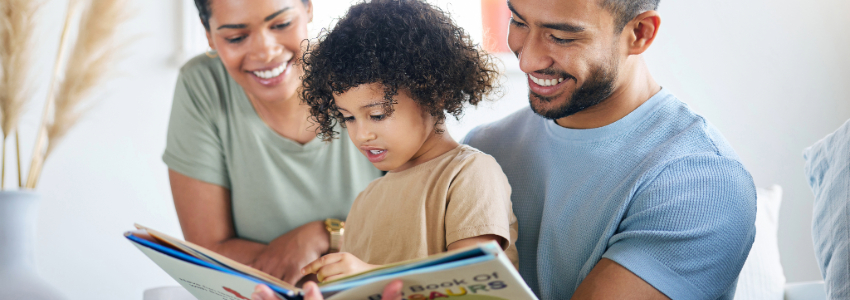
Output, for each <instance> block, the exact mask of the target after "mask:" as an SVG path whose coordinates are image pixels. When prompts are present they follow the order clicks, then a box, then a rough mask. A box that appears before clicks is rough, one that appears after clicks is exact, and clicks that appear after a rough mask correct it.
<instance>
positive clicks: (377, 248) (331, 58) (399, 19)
mask: <svg viewBox="0 0 850 300" xmlns="http://www.w3.org/2000/svg"><path fill="white" fill-rule="evenodd" d="M321 39H322V40H321V42H320V43H319V44H318V45H317V46H315V48H313V49H309V50H308V51H307V53H306V54H305V56H304V65H305V70H306V71H305V75H304V78H303V91H302V96H303V99H304V101H305V102H306V103H307V104H308V105H310V108H311V113H312V115H313V119H314V121H315V122H316V123H317V124H318V127H319V128H318V130H319V136H320V137H322V138H323V139H324V140H326V141H328V140H330V139H332V138H334V137H336V135H337V134H338V132H335V131H334V129H335V126H336V125H337V124H338V123H339V124H342V126H344V127H345V128H347V130H348V135H349V136H350V138H351V141H352V142H353V143H354V144H355V145H356V146H357V147H358V148H360V151H361V152H362V153H363V154H364V155H366V157H367V158H368V159H369V160H370V161H371V162H372V164H374V165H375V167H377V168H378V169H380V170H383V171H389V173H387V174H386V175H385V176H384V177H382V178H379V179H377V180H375V181H373V182H372V183H371V184H370V185H369V186H368V187H367V188H366V190H364V191H363V192H361V193H360V195H359V196H358V197H357V199H356V200H355V201H354V204H353V205H352V208H351V212H350V213H349V216H348V220H347V222H346V228H345V236H344V243H343V245H342V249H341V251H342V252H340V253H332V254H328V255H326V256H324V257H322V258H320V259H318V260H316V261H314V262H313V263H311V264H309V265H307V266H306V267H304V268H303V269H302V273H304V274H310V273H316V275H317V276H318V278H319V280H320V281H325V280H333V279H336V278H340V277H342V276H346V275H350V274H353V273H359V272H362V271H366V270H369V269H372V268H375V267H377V266H379V265H382V264H388V263H394V262H399V261H404V260H409V259H416V258H422V257H426V256H428V255H432V254H436V253H440V252H445V251H447V250H453V249H457V248H461V247H465V246H471V245H475V244H477V243H481V242H487V241H497V242H498V243H500V244H501V246H502V247H503V249H504V250H505V251H506V253H507V254H508V256H509V258H510V259H511V261H512V262H513V263H514V265H516V263H517V256H516V247H515V246H514V242H515V241H516V238H517V231H516V228H517V224H516V218H515V216H514V215H513V213H512V211H511V202H510V193H511V189H510V186H509V184H508V180H507V178H506V177H505V175H504V173H503V172H502V169H501V168H500V167H499V165H498V164H497V163H496V161H495V159H493V158H492V157H491V156H489V155H486V154H484V153H482V152H480V151H478V150H476V149H474V148H472V147H469V146H465V145H459V144H458V143H457V142H455V141H454V140H453V139H452V137H451V136H449V134H448V133H447V132H446V130H445V125H444V121H445V118H446V114H447V113H448V114H451V115H452V116H454V117H455V118H458V117H459V116H460V115H461V113H462V110H463V106H464V105H465V104H467V103H468V104H471V105H476V104H478V103H479V102H480V101H481V100H482V99H483V97H484V96H485V95H486V94H488V93H489V92H491V91H492V90H493V89H494V84H495V80H496V77H497V76H498V74H497V72H496V70H495V67H494V65H493V64H492V62H491V61H490V58H489V57H488V56H487V55H486V54H484V53H482V52H479V51H478V50H477V49H476V48H475V46H474V45H473V43H472V42H471V40H470V39H469V37H468V36H467V35H466V34H465V33H464V31H463V30H462V29H461V28H459V27H458V26H457V25H455V24H454V23H453V22H452V20H451V19H450V18H449V17H448V16H446V15H445V14H444V13H443V12H442V11H441V10H439V9H437V8H435V7H433V6H431V5H430V4H427V3H425V2H423V1H418V0H372V1H367V2H362V3H359V4H357V5H355V6H353V7H351V8H350V10H349V11H348V13H347V14H346V15H345V16H344V17H343V18H342V19H340V20H339V21H338V23H337V24H336V26H335V27H334V29H333V30H332V31H331V32H329V33H326V34H325V35H324V36H323V37H322V38H321Z"/></svg>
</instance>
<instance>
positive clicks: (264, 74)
mask: <svg viewBox="0 0 850 300" xmlns="http://www.w3.org/2000/svg"><path fill="white" fill-rule="evenodd" d="M286 66H287V64H285V63H284V64H281V65H280V66H278V67H277V68H274V69H271V70H266V71H254V72H252V73H254V75H257V77H260V78H262V79H271V78H275V77H278V76H280V74H281V73H283V71H286Z"/></svg>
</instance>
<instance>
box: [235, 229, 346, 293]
mask: <svg viewBox="0 0 850 300" xmlns="http://www.w3.org/2000/svg"><path fill="white" fill-rule="evenodd" d="M328 243H329V241H328V232H327V230H325V225H324V223H323V222H322V221H315V222H310V223H307V224H304V225H302V226H301V227H298V228H295V229H293V230H292V231H290V232H287V233H286V234H284V235H281V236H279V237H278V238H276V239H274V240H273V241H272V242H271V243H269V245H268V246H267V247H266V248H265V249H264V250H263V252H261V253H260V254H259V255H258V256H257V258H256V259H255V260H254V263H252V264H251V266H252V267H254V268H256V269H258V270H260V271H263V272H266V273H268V274H269V275H272V276H274V277H277V278H280V279H282V280H283V281H286V282H288V283H291V284H295V283H296V282H298V281H299V280H301V278H302V277H304V274H302V273H301V268H302V267H304V266H306V265H307V264H308V263H310V262H311V261H314V260H316V259H318V258H319V257H320V256H321V255H322V253H325V252H327V251H328Z"/></svg>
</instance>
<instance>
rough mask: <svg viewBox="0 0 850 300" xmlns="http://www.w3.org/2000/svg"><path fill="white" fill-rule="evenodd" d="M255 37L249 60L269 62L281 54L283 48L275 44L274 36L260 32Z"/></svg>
mask: <svg viewBox="0 0 850 300" xmlns="http://www.w3.org/2000/svg"><path fill="white" fill-rule="evenodd" d="M257 37H258V38H256V39H254V40H253V42H254V43H253V44H252V49H251V54H252V57H251V58H253V59H255V60H258V61H262V62H270V61H272V60H274V58H276V57H277V56H278V55H280V53H281V52H283V46H282V45H280V44H279V43H278V42H277V39H276V38H275V36H274V35H273V34H271V33H270V32H262V33H260V34H259V35H258V36H257Z"/></svg>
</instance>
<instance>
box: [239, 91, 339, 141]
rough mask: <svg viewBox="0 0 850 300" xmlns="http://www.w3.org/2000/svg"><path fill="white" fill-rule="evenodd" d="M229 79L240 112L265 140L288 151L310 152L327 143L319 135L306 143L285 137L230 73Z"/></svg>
mask: <svg viewBox="0 0 850 300" xmlns="http://www.w3.org/2000/svg"><path fill="white" fill-rule="evenodd" d="M227 77H228V81H230V86H231V89H232V90H233V91H234V92H233V94H234V95H238V96H237V97H236V98H235V99H233V100H234V101H236V102H237V105H238V106H239V112H238V113H241V114H243V116H245V117H246V122H249V123H250V126H252V127H253V128H254V129H255V130H256V132H258V133H260V134H262V135H264V137H265V140H266V141H269V142H271V143H274V145H275V147H278V148H279V149H282V150H285V151H288V152H308V151H312V150H315V149H318V148H321V147H322V146H323V145H325V143H324V142H323V141H322V140H321V139H319V137H318V136H316V137H314V138H313V139H312V140H310V141H309V142H307V143H306V144H303V145H302V144H301V143H298V142H296V141H293V140H291V139H289V138H287V137H284V136H282V135H280V134H279V133H277V131H274V129H272V128H271V127H269V125H268V124H266V122H265V121H263V119H262V118H260V115H259V114H258V113H257V110H256V109H255V108H254V105H252V104H251V100H250V99H248V94H246V93H245V90H244V89H242V86H240V85H239V84H238V83H236V81H235V80H233V78H231V77H230V75H229V74H228V76H227Z"/></svg>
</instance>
